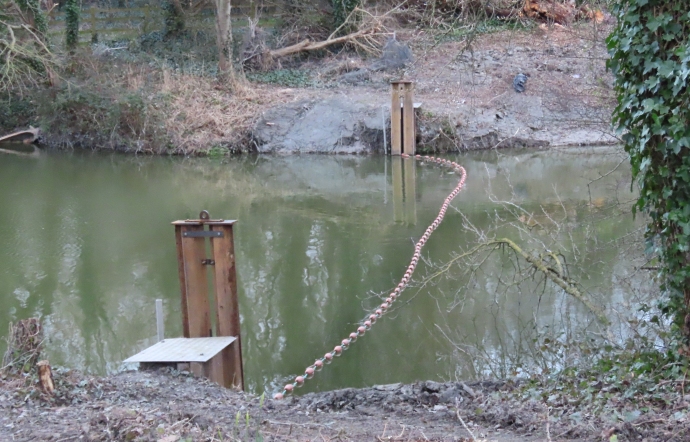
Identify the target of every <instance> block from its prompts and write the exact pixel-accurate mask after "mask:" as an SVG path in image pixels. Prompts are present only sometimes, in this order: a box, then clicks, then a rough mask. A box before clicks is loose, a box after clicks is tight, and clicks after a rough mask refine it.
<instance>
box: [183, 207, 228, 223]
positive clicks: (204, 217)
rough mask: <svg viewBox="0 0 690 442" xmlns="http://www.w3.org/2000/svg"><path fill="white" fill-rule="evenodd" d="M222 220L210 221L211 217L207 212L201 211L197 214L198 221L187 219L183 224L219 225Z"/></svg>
mask: <svg viewBox="0 0 690 442" xmlns="http://www.w3.org/2000/svg"><path fill="white" fill-rule="evenodd" d="M223 221H224V220H222V219H211V215H210V214H209V213H208V210H202V211H201V213H199V219H187V220H185V222H188V223H199V224H205V223H221V222H223Z"/></svg>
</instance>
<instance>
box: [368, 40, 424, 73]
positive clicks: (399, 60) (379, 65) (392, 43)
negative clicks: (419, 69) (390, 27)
mask: <svg viewBox="0 0 690 442" xmlns="http://www.w3.org/2000/svg"><path fill="white" fill-rule="evenodd" d="M413 61H414V59H413V57H412V50H411V49H410V47H409V46H407V45H406V44H405V43H401V42H399V41H398V40H396V39H395V37H392V38H389V39H388V41H387V42H386V44H385V45H384V46H383V49H382V54H381V58H379V59H378V60H376V61H375V62H373V63H372V64H371V70H372V71H387V70H393V69H399V68H402V67H405V66H407V65H408V64H409V63H412V62H413Z"/></svg>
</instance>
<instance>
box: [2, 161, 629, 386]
mask: <svg viewBox="0 0 690 442" xmlns="http://www.w3.org/2000/svg"><path fill="white" fill-rule="evenodd" d="M448 158H451V159H453V160H455V161H459V162H460V163H461V164H463V165H464V166H465V167H466V169H467V172H468V180H467V187H466V189H465V190H463V192H461V194H460V195H459V196H458V197H456V199H455V200H454V202H453V205H452V206H453V208H452V209H451V210H449V211H448V214H447V216H446V219H445V221H444V222H443V224H442V225H441V226H440V227H439V229H438V230H437V231H436V232H435V233H434V234H433V235H432V237H431V239H430V241H429V242H428V243H427V246H426V247H425V249H424V262H422V263H420V265H419V266H418V270H417V273H416V274H415V275H414V277H413V286H414V287H411V288H410V289H408V290H406V291H405V292H404V295H403V296H402V297H401V301H400V302H398V303H396V307H395V309H393V311H392V312H391V314H389V315H387V316H386V317H384V318H383V319H382V320H380V321H379V322H377V324H376V325H375V327H374V328H373V329H372V331H370V332H368V333H367V334H366V335H365V336H364V337H363V338H360V340H358V341H357V342H356V343H355V344H354V345H352V347H351V349H349V350H348V351H347V352H346V353H345V355H344V356H343V357H341V358H339V359H337V360H336V362H335V363H333V364H332V365H330V366H329V367H327V368H326V369H324V370H323V371H322V372H321V373H319V374H318V375H317V376H316V378H315V379H314V380H312V381H310V382H309V383H308V384H307V385H308V386H307V387H305V388H304V389H303V391H310V390H321V391H323V390H329V389H336V388H344V387H361V386H366V385H373V384H385V383H393V382H412V381H415V380H419V379H433V380H447V379H454V378H456V377H473V376H474V377H476V376H483V375H487V374H491V373H490V372H487V371H486V367H489V366H491V364H485V365H484V366H482V367H479V368H478V366H477V364H475V363H474V362H476V361H474V362H473V361H472V359H473V358H477V357H479V356H481V357H484V358H486V359H487V360H488V361H489V362H495V361H503V362H505V366H508V365H511V364H509V363H508V362H510V361H513V362H514V361H515V353H514V352H521V351H523V350H521V349H520V348H519V346H516V345H515V342H516V336H521V335H522V333H523V332H524V331H525V330H526V329H528V328H530V327H531V329H544V327H546V328H549V327H551V330H556V331H557V333H560V332H561V331H564V330H570V329H571V328H572V326H573V325H572V324H573V323H577V324H581V325H582V326H583V327H587V326H588V325H587V324H589V323H590V322H591V315H590V314H589V313H588V311H587V309H586V308H584V307H583V306H582V305H581V303H579V302H578V301H576V300H574V299H572V297H570V296H567V295H565V294H564V293H562V292H561V291H559V290H558V289H557V288H556V289H551V288H550V289H549V290H544V289H543V288H542V285H543V286H549V287H550V285H551V284H542V283H541V281H540V279H539V278H538V277H535V278H533V281H532V282H530V281H527V283H528V286H529V287H531V288H529V287H527V286H525V285H524V284H523V282H524V281H523V282H519V283H516V284H514V287H515V289H516V291H515V293H512V294H511V292H510V290H509V288H510V286H511V284H505V280H506V272H508V271H509V270H510V269H512V268H514V265H515V263H514V260H513V259H512V258H511V257H510V256H509V254H507V253H505V252H500V251H499V253H492V254H489V255H487V256H490V258H489V259H490V260H491V261H488V260H487V262H485V263H482V271H481V272H479V271H477V272H472V273H471V275H469V276H468V275H466V274H463V272H462V271H461V270H457V271H456V270H453V269H452V268H449V270H448V271H446V272H445V273H444V272H443V271H442V270H443V267H442V265H443V264H444V263H446V262H448V261H449V260H451V259H453V258H454V257H457V254H458V253H459V252H461V251H462V250H466V249H468V248H469V247H470V245H471V244H476V243H477V241H478V238H479V239H481V236H482V235H484V234H486V235H488V236H491V235H492V234H491V233H490V232H494V234H495V235H500V236H509V237H514V238H515V240H516V241H519V242H520V243H521V244H532V243H534V242H535V241H536V243H542V244H546V245H548V244H551V246H549V247H552V246H553V247H557V248H558V247H560V248H562V249H563V252H562V253H563V254H564V257H567V258H568V259H569V260H570V261H569V264H570V265H569V268H570V276H571V277H573V278H574V279H578V280H580V282H581V284H582V287H583V290H584V291H586V292H588V293H593V294H596V295H597V296H599V297H600V298H597V302H598V303H599V304H600V305H602V306H604V307H606V305H607V304H608V303H610V302H621V303H624V302H626V299H627V298H626V297H627V294H626V293H627V292H626V287H627V286H626V285H625V284H623V283H622V282H621V279H619V278H616V277H614V276H612V275H615V274H625V273H626V272H629V271H631V266H632V263H631V261H630V260H629V258H628V255H626V253H624V250H623V248H626V250H628V249H630V247H631V245H630V244H625V245H616V244H618V243H617V242H616V241H615V240H616V239H617V238H623V237H626V235H628V234H629V233H630V232H635V231H637V230H639V228H640V225H641V223H640V221H639V220H638V221H633V219H632V217H631V216H630V215H629V213H626V211H627V210H628V209H629V206H630V205H631V204H630V201H631V200H632V198H633V195H632V193H631V191H630V171H629V166H628V163H627V162H625V161H621V160H622V159H623V160H624V157H621V155H620V153H619V152H616V151H613V150H611V149H610V148H607V149H603V148H602V149H568V150H563V151H542V152H533V151H519V152H495V151H492V152H478V153H467V154H463V155H457V156H450V157H448ZM398 161H400V159H394V160H391V159H390V158H384V157H343V156H337V157H336V156H290V157H262V156H259V157H255V156H244V157H238V158H232V159H223V160H219V159H183V158H149V157H144V158H142V157H133V156H120V155H102V154H84V153H74V154H56V153H48V154H41V155H38V156H32V157H21V156H13V155H3V156H0V207H2V210H1V211H0V241H1V242H0V244H2V247H0V306H1V308H0V337H1V338H3V341H4V337H5V336H6V334H7V328H8V324H9V323H10V322H12V321H17V320H19V319H23V318H27V317H32V316H38V317H41V318H42V321H43V324H44V331H45V333H46V343H45V346H46V349H47V357H48V358H49V359H50V362H51V364H52V365H62V366H67V367H71V368H77V369H81V370H86V371H89V372H92V373H98V374H104V373H111V372H115V371H117V370H118V369H119V368H120V366H121V361H122V360H124V359H126V358H127V357H129V356H131V355H133V354H135V353H137V352H138V351H140V350H142V349H143V348H145V347H147V346H149V345H151V344H153V343H154V342H155V332H156V331H155V307H154V304H155V300H156V299H157V298H161V299H163V300H164V310H165V315H166V316H165V328H166V336H169V337H173V336H180V335H181V313H180V294H179V285H178V281H179V280H178V277H177V264H176V252H175V241H174V234H173V233H174V231H173V227H172V226H171V225H170V222H172V221H174V220H176V219H185V218H197V217H198V214H199V211H200V210H202V209H206V210H208V211H209V212H210V213H211V216H212V217H215V218H225V219H237V220H238V221H237V224H236V225H235V247H236V256H237V272H238V284H239V296H240V311H241V321H242V333H243V336H242V339H243V342H242V346H243V351H244V361H245V378H246V379H245V381H246V383H247V388H248V390H250V391H252V392H255V393H259V394H260V393H261V392H263V391H264V390H267V391H269V392H275V391H276V390H278V388H279V386H281V385H284V383H285V382H287V381H288V380H289V379H290V378H291V377H294V376H295V375H296V374H299V373H302V372H303V371H304V368H305V367H306V366H308V365H309V364H311V363H312V362H313V361H314V359H315V358H317V357H320V356H322V355H323V354H324V353H325V352H326V351H329V350H331V349H332V348H333V346H334V345H336V343H338V342H340V340H342V339H343V338H344V337H346V336H347V335H348V334H349V333H350V332H351V331H353V329H355V328H356V326H357V323H358V321H360V320H361V318H362V317H363V316H364V314H365V313H366V311H368V309H371V308H372V307H374V306H375V305H377V304H378V303H380V302H381V301H380V296H381V295H385V294H386V293H387V292H389V291H390V290H391V289H392V288H393V287H395V285H396V284H397V282H398V280H399V279H400V278H401V277H402V274H403V272H404V269H405V268H406V267H407V265H408V263H409V260H410V258H411V255H412V253H413V248H414V246H413V243H414V241H416V240H417V239H418V238H419V237H420V236H421V234H422V233H423V232H424V230H425V229H426V227H427V225H428V224H429V223H430V222H431V221H432V220H433V219H434V218H435V216H436V214H437V213H438V210H439V208H440V205H441V203H442V201H443V199H444V198H445V197H446V195H447V194H448V193H449V192H450V191H451V190H452V189H453V187H454V186H455V185H456V183H457V177H456V176H455V175H453V174H449V173H448V171H445V170H442V169H440V168H438V167H435V166H431V165H422V164H418V163H414V162H412V160H408V162H411V165H410V166H406V168H405V169H404V170H405V172H404V173H405V180H404V182H405V189H404V194H403V192H402V191H401V190H398V187H399V184H398V183H397V181H396V180H397V178H396V179H395V180H394V177H393V175H394V173H395V171H396V170H398V169H397V168H400V167H401V165H400V164H399V163H398ZM394 181H395V183H396V185H397V186H393V184H394ZM394 187H396V188H394ZM401 195H402V196H401ZM516 208H517V209H516ZM611 208H613V209H611ZM513 209H515V210H519V211H518V212H515V211H514V210H513ZM511 216H512V217H513V218H511V219H510V220H509V218H510V217H511ZM545 220H547V221H545ZM549 223H552V224H553V225H554V226H555V228H556V230H553V229H549V228H547V227H544V226H545V225H546V224H549ZM547 231H548V232H547ZM487 232H489V233H487ZM526 234H532V235H534V236H535V237H536V240H535V239H529V238H527V239H526V237H525V235H526ZM545 238H546V239H545ZM548 238H551V239H552V240H553V241H556V242H553V241H551V240H549V241H551V242H548V244H547V239H548ZM559 242H560V243H559ZM602 244H614V246H612V247H602V246H601V245H602ZM628 252H629V250H628ZM435 274H436V276H434V275H435ZM439 275H440V276H439ZM434 278H435V279H434ZM513 279H515V276H513ZM502 284H503V286H504V287H508V289H499V288H498V287H499V286H501V285H502ZM540 284H542V285H540ZM530 290H534V293H526V291H530ZM384 297H385V296H384ZM458 340H462V342H458ZM470 348H474V349H475V350H477V353H471V352H469V351H466V350H467V349H470ZM4 350H5V343H4V342H2V343H1V344H0V351H2V352H4ZM519 365H520V364H515V363H513V364H512V369H515V367H518V366H519Z"/></svg>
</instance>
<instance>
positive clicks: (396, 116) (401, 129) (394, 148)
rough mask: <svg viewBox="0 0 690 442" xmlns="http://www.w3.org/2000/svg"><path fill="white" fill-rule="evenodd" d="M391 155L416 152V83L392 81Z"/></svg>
mask: <svg viewBox="0 0 690 442" xmlns="http://www.w3.org/2000/svg"><path fill="white" fill-rule="evenodd" d="M391 88H392V90H391V155H400V154H401V153H406V154H408V155H414V154H415V136H416V133H415V121H414V120H415V114H414V103H413V98H414V84H413V83H412V82H411V81H407V80H399V81H393V82H391Z"/></svg>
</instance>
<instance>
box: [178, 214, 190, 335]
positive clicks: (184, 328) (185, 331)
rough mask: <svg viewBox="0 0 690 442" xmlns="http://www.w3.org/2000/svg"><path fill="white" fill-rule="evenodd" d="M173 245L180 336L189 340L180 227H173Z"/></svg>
mask: <svg viewBox="0 0 690 442" xmlns="http://www.w3.org/2000/svg"><path fill="white" fill-rule="evenodd" d="M175 244H176V246H177V274H178V277H179V278H180V292H181V295H182V297H181V300H182V336H184V337H185V338H189V337H190V336H189V312H188V311H187V282H186V280H185V276H184V258H183V254H182V253H183V251H182V226H175Z"/></svg>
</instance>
